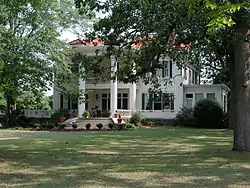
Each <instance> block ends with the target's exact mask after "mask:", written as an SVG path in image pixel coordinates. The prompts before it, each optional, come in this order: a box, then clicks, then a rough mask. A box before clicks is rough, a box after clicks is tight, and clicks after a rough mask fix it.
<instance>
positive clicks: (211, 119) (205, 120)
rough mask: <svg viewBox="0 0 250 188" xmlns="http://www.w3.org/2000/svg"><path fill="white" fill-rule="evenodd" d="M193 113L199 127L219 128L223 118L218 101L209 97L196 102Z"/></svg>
mask: <svg viewBox="0 0 250 188" xmlns="http://www.w3.org/2000/svg"><path fill="white" fill-rule="evenodd" d="M193 115H194V118H195V119H196V122H197V124H198V125H199V127H203V128H219V127H221V126H222V123H223V119H224V113H223V110H222V108H221V106H220V105H219V103H218V102H216V101H215V100H210V99H203V100H201V101H199V102H197V104H196V105H195V106H194V111H193Z"/></svg>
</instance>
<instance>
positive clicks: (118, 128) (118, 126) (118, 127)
mask: <svg viewBox="0 0 250 188" xmlns="http://www.w3.org/2000/svg"><path fill="white" fill-rule="evenodd" d="M125 128H126V124H122V123H119V124H117V127H116V129H117V130H124V129H125Z"/></svg>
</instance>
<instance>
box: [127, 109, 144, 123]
mask: <svg viewBox="0 0 250 188" xmlns="http://www.w3.org/2000/svg"><path fill="white" fill-rule="evenodd" d="M142 120H143V114H142V113H141V112H140V111H136V112H134V113H132V116H131V118H130V120H129V123H132V124H134V125H135V126H138V125H140V124H141V122H142Z"/></svg>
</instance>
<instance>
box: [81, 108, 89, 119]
mask: <svg viewBox="0 0 250 188" xmlns="http://www.w3.org/2000/svg"><path fill="white" fill-rule="evenodd" d="M83 117H85V118H89V117H90V112H89V111H88V110H85V111H84V113H83Z"/></svg>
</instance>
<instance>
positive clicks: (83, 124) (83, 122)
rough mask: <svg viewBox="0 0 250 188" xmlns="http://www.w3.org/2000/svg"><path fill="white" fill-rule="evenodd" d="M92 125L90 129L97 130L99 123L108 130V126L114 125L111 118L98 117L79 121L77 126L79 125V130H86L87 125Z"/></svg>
mask: <svg viewBox="0 0 250 188" xmlns="http://www.w3.org/2000/svg"><path fill="white" fill-rule="evenodd" d="M88 123H90V124H91V127H90V129H94V128H96V125H97V124H98V123H102V124H103V128H105V129H107V128H108V124H109V123H112V120H111V119H110V118H103V117H97V118H88V119H78V120H77V121H76V124H77V125H78V128H84V129H85V128H86V125H87V124H88Z"/></svg>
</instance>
